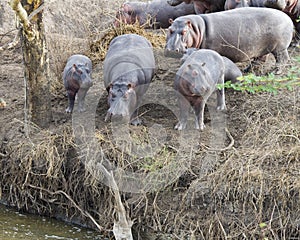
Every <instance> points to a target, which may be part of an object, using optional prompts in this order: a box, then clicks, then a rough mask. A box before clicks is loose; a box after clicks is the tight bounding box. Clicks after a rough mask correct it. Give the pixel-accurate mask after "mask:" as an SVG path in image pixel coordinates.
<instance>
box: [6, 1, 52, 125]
mask: <svg viewBox="0 0 300 240" xmlns="http://www.w3.org/2000/svg"><path fill="white" fill-rule="evenodd" d="M10 4H11V7H12V9H13V10H14V11H15V12H16V14H17V16H18V17H19V21H20V23H21V24H22V32H21V44H22V50H23V59H24V68H25V69H24V78H25V93H26V94H25V96H26V100H25V101H26V102H25V104H26V107H25V118H26V120H28V121H29V122H33V123H35V124H36V125H38V126H39V127H41V128H47V127H48V126H49V124H50V122H51V120H52V113H51V101H50V99H51V95H50V79H49V59H48V54H47V47H46V37H45V29H44V25H43V10H42V7H43V4H44V0H21V2H20V0H11V2H10Z"/></svg>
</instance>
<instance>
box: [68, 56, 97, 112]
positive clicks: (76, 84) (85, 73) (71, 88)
mask: <svg viewBox="0 0 300 240" xmlns="http://www.w3.org/2000/svg"><path fill="white" fill-rule="evenodd" d="M91 72H92V62H91V60H90V59H89V58H88V57H87V56H84V55H80V54H76V55H72V56H71V57H69V59H68V61H67V64H66V66H65V69H64V71H63V82H64V86H65V89H66V91H67V95H68V98H69V106H68V108H67V109H66V112H67V113H71V112H72V111H73V108H74V102H75V97H76V95H77V98H78V111H79V112H83V111H84V110H85V109H84V99H85V96H86V93H87V91H88V90H89V88H90V87H91V86H92V85H93V82H92V79H91Z"/></svg>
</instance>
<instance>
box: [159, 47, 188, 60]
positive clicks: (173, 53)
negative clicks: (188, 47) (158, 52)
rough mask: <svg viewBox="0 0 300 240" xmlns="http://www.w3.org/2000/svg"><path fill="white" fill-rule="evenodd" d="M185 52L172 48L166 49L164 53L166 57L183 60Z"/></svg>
mask: <svg viewBox="0 0 300 240" xmlns="http://www.w3.org/2000/svg"><path fill="white" fill-rule="evenodd" d="M183 54H184V53H183V52H182V51H180V49H179V48H177V49H175V50H171V49H170V48H166V49H165V51H164V55H165V57H171V58H182V56H183Z"/></svg>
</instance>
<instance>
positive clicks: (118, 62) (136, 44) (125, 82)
mask: <svg viewBox="0 0 300 240" xmlns="http://www.w3.org/2000/svg"><path fill="white" fill-rule="evenodd" d="M154 69H155V59H154V54H153V49H152V45H151V43H150V42H149V41H148V40H147V39H146V38H144V37H142V36H139V35H136V34H124V35H120V36H118V37H116V38H114V39H113V40H112V41H111V43H110V45H109V49H108V51H107V54H106V57H105V60H104V66H103V77H104V84H105V87H106V89H107V91H108V104H109V109H108V112H107V115H106V117H105V120H106V121H107V120H109V119H110V118H111V117H112V116H119V117H124V118H130V120H131V121H130V122H131V124H133V125H138V124H140V123H141V122H140V120H139V119H138V118H137V116H138V112H137V108H138V104H139V102H140V99H141V97H142V96H143V94H144V93H145V92H146V91H147V88H148V86H149V84H150V82H151V80H152V78H153V75H154ZM132 113H133V114H132Z"/></svg>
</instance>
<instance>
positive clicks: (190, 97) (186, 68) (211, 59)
mask: <svg viewBox="0 0 300 240" xmlns="http://www.w3.org/2000/svg"><path fill="white" fill-rule="evenodd" d="M224 74H225V63H224V60H223V58H222V56H221V55H220V54H218V53H217V52H215V51H213V50H210V49H201V50H198V51H194V52H192V54H191V55H190V56H188V57H186V59H185V61H184V63H183V64H182V65H181V67H180V68H179V69H178V71H177V73H176V77H175V81H174V88H175V90H176V91H177V94H178V103H179V109H180V116H179V122H178V123H177V124H176V126H175V129H177V130H182V129H185V128H186V125H187V118H188V113H189V109H190V106H192V108H193V109H194V112H195V116H196V121H195V123H196V124H195V127H196V129H200V130H203V129H204V122H203V119H204V107H205V104H206V101H207V99H208V98H209V97H210V95H211V94H212V93H213V92H214V91H215V90H216V85H217V84H223V83H224ZM225 109H226V105H225V94H224V88H222V89H221V90H217V110H225Z"/></svg>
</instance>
